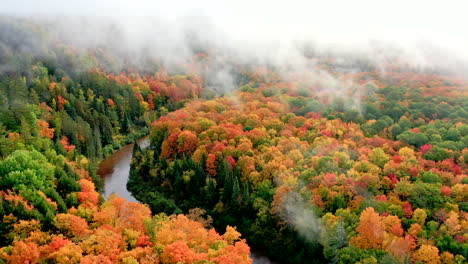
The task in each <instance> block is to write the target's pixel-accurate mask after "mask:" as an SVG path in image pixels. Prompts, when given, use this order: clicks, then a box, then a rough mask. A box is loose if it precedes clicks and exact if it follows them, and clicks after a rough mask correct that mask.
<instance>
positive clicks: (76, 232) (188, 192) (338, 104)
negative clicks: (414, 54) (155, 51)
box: [0, 16, 468, 264]
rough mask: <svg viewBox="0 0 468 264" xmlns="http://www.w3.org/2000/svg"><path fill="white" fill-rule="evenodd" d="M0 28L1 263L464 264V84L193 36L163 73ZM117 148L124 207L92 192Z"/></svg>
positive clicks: (363, 62) (25, 25) (111, 53)
mask: <svg viewBox="0 0 468 264" xmlns="http://www.w3.org/2000/svg"><path fill="white" fill-rule="evenodd" d="M0 32H1V33H0V263H67V264H70V263H125V264H130V263H131V264H133V263H161V264H166V263H167V264H169V263H174V264H175V263H187V264H192V263H193V264H197V263H198V264H202V263H213V264H249V263H253V262H254V261H253V260H252V254H251V252H253V251H255V252H261V254H263V255H265V256H267V257H268V258H269V259H271V260H272V261H274V262H275V263H291V264H293V263H294V264H295V263H298V264H299V263H343V264H346V263H359V264H377V263H388V264H398V263H410V264H419V263H421V264H425V263H431V264H451V263H454V264H463V263H467V262H468V79H466V78H464V77H463V76H460V75H457V74H454V73H451V72H450V71H447V70H445V69H440V70H439V69H435V68H424V67H414V65H412V64H410V63H407V62H405V61H402V60H400V59H397V58H396V59H394V60H392V59H388V60H385V61H378V62H377V61H375V60H372V59H369V58H362V57H359V56H357V55H355V54H346V55H343V54H335V53H332V52H330V53H329V52H327V53H320V52H318V51H316V50H314V48H313V47H304V48H302V49H301V52H302V53H301V54H302V56H301V66H300V67H289V66H287V67H282V66H281V65H278V64H275V63H270V62H267V63H265V62H263V61H261V60H249V61H247V60H238V59H236V56H235V55H232V54H228V53H223V52H222V50H219V49H218V48H217V47H211V46H210V47H205V46H203V45H202V44H201V43H200V42H197V38H196V37H191V38H190V39H191V40H192V41H193V42H191V43H192V44H193V45H191V46H190V56H185V55H184V56H185V57H184V59H182V60H175V59H174V60H172V61H171V62H170V63H168V62H167V61H166V60H164V59H161V58H158V57H156V56H148V57H139V56H135V55H134V54H132V53H131V52H129V53H125V51H123V50H122V49H120V48H116V47H117V46H118V45H117V44H116V45H114V46H113V47H106V46H102V45H95V46H85V45H81V44H80V43H74V42H72V41H70V39H67V38H62V37H61V35H60V34H54V33H53V32H58V29H57V28H56V27H55V26H54V25H51V24H50V23H47V21H41V20H38V21H36V20H31V19H22V18H16V17H8V16H0ZM116 42H118V41H116ZM114 44H115V43H114ZM227 83H229V85H226V84H227ZM144 136H149V140H150V145H149V147H147V148H142V147H140V146H139V145H138V144H137V143H136V141H137V140H138V139H140V138H142V137H144ZM132 143H135V144H134V146H133V151H132V155H133V158H132V160H131V165H130V171H129V177H128V182H127V183H125V182H123V183H122V184H123V185H125V184H126V188H127V189H128V190H129V191H130V192H131V194H132V195H133V197H135V198H136V199H137V200H138V201H139V202H129V201H127V200H125V199H124V198H121V197H119V195H118V194H112V195H110V196H108V197H105V195H103V188H104V180H103V178H102V177H101V176H100V175H98V173H97V171H98V166H99V164H100V162H101V161H102V160H103V159H105V158H107V157H109V156H111V155H112V154H113V153H114V152H115V151H117V150H118V149H120V148H122V147H123V146H125V145H128V144H132Z"/></svg>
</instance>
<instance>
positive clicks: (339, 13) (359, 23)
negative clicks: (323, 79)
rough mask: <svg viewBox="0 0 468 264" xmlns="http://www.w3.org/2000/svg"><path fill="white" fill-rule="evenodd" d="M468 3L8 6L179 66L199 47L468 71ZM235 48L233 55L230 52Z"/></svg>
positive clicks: (285, 61) (239, 55) (89, 42)
mask: <svg viewBox="0 0 468 264" xmlns="http://www.w3.org/2000/svg"><path fill="white" fill-rule="evenodd" d="M463 4H464V3H463V1H445V2H444V4H441V3H440V2H436V1H434V2H431V1H419V0H416V1H411V2H408V1H402V0H397V1H391V2H386V3H379V1H371V0H361V1H359V0H358V1H337V0H332V1H305V0H304V1H295V0H292V1H265V0H260V1H248V0H240V1H212V0H201V1H150V0H148V1H146V0H136V1H124V0H82V1H61V0H44V1H34V0H19V1H3V3H2V4H1V11H0V12H1V13H3V14H5V15H14V16H22V17H28V18H32V19H40V20H44V19H45V20H48V21H49V22H51V24H58V25H59V27H58V28H59V29H61V30H59V31H57V32H58V34H60V35H62V36H65V37H66V38H68V39H69V40H70V41H71V42H72V43H74V44H80V45H84V46H88V47H95V46H96V45H107V46H114V47H116V48H118V49H120V50H121V51H125V52H127V53H132V54H134V57H135V58H140V57H143V58H144V57H147V56H148V55H151V56H157V57H162V58H163V60H164V62H166V63H167V64H169V65H173V64H174V63H180V62H182V61H184V60H186V59H187V58H189V57H190V56H191V55H192V53H193V51H194V47H195V46H197V47H203V48H205V49H206V48H209V49H210V50H211V51H213V50H216V51H218V52H219V53H222V54H223V59H227V58H229V60H232V58H235V59H236V62H239V63H250V62H252V61H255V62H258V63H265V64H270V65H271V64H273V65H275V66H281V67H283V66H285V65H286V66H288V67H289V68H291V67H292V68H299V69H300V68H301V67H303V66H304V65H306V64H307V62H306V61H304V58H303V54H304V47H308V48H310V47H313V54H315V55H317V54H328V53H329V52H333V53H336V52H339V53H346V54H354V55H357V56H359V57H362V58H366V59H369V60H371V61H373V62H374V63H376V64H381V63H383V62H385V61H388V60H389V59H390V60H398V61H401V62H404V63H409V64H411V65H412V66H415V67H419V68H421V67H426V68H443V69H444V70H447V69H448V70H450V71H452V72H454V73H456V74H463V75H465V72H466V69H467V68H466V65H467V63H466V62H467V61H468V59H467V58H468V50H467V49H466V47H467V46H468V35H467V34H464V33H465V32H466V25H468V21H467V20H468V17H466V16H465V14H464V13H465V11H464V10H465V8H464V5H463ZM227 55H229V56H227Z"/></svg>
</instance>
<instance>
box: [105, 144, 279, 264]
mask: <svg viewBox="0 0 468 264" xmlns="http://www.w3.org/2000/svg"><path fill="white" fill-rule="evenodd" d="M137 142H138V144H139V145H140V147H141V148H142V149H144V148H147V147H148V146H149V144H150V140H149V137H148V136H146V137H143V138H140V139H139V140H137ZM132 151H133V144H129V145H126V146H124V147H122V148H121V149H119V150H117V151H116V152H114V153H113V154H112V155H110V156H109V157H107V158H106V159H104V160H103V161H102V162H101V163H100V164H99V169H98V172H97V174H98V175H100V176H101V177H103V179H104V197H105V198H106V199H107V197H109V195H111V194H113V193H116V194H118V195H119V196H120V197H123V198H125V199H127V201H130V202H138V201H137V200H136V199H135V197H133V196H132V194H131V193H130V192H129V191H128V190H127V182H128V176H129V175H130V163H131V162H132ZM251 257H252V259H253V264H275V262H272V261H271V260H270V259H268V257H266V256H265V255H264V254H263V253H262V252H261V251H258V250H254V249H252V253H251Z"/></svg>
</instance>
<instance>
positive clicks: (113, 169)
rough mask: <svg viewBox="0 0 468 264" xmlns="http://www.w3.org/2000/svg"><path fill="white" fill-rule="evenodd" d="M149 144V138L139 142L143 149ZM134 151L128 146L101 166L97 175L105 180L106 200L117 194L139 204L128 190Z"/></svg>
mask: <svg viewBox="0 0 468 264" xmlns="http://www.w3.org/2000/svg"><path fill="white" fill-rule="evenodd" d="M149 143H150V141H149V138H148V137H147V136H146V137H143V138H141V139H139V140H138V144H140V147H141V148H142V149H143V148H147V147H148V146H149ZM132 150H133V144H129V145H126V146H124V147H122V148H121V149H119V150H118V151H116V152H115V153H114V154H112V155H111V156H109V157H107V158H106V159H105V160H103V161H102V162H101V163H100V164H99V169H98V172H97V174H98V175H99V176H101V177H103V179H104V197H105V198H106V199H107V197H109V195H111V194H112V193H117V194H118V195H119V196H120V197H123V198H125V199H127V200H128V201H130V202H137V200H136V199H135V198H134V197H133V196H132V194H131V193H130V192H129V191H128V190H127V181H128V176H129V174H130V163H131V161H132Z"/></svg>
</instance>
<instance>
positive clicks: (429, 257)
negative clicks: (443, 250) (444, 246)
mask: <svg viewBox="0 0 468 264" xmlns="http://www.w3.org/2000/svg"><path fill="white" fill-rule="evenodd" d="M412 259H413V261H414V262H415V263H424V264H426V263H427V264H440V263H441V262H440V256H439V249H437V248H436V247H434V246H430V245H422V246H421V247H420V248H419V249H418V250H416V252H414V254H413V255H412Z"/></svg>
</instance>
